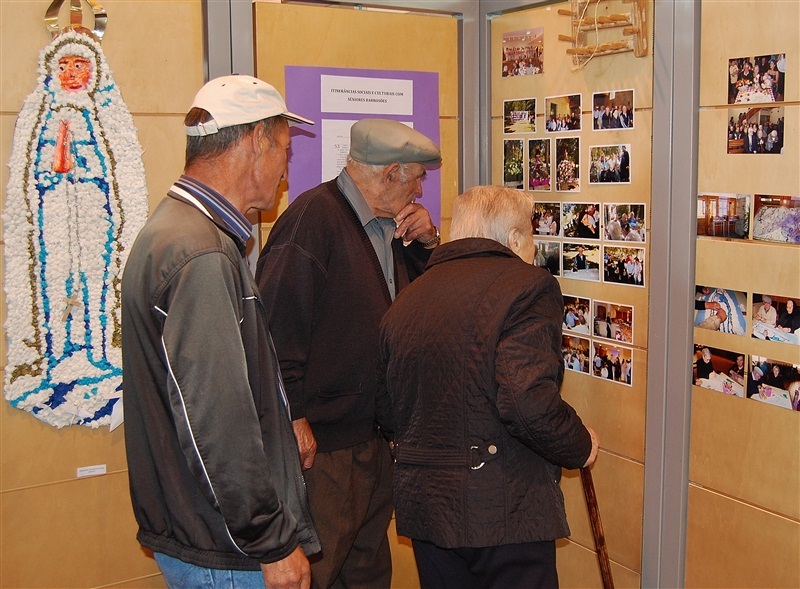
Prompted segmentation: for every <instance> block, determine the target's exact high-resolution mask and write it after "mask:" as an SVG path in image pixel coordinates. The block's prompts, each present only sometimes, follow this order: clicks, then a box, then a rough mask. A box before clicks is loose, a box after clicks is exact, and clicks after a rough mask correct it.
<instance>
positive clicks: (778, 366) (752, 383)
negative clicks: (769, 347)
mask: <svg viewBox="0 0 800 589" xmlns="http://www.w3.org/2000/svg"><path fill="white" fill-rule="evenodd" d="M747 398H748V399H753V400H754V401H760V402H762V403H768V404H769V405H775V406H776V407H782V408H783V409H790V410H792V411H800V366H798V365H797V364H789V363H788V362H781V361H780V360H770V359H767V358H764V357H762V356H751V357H750V364H749V371H748V374H747Z"/></svg>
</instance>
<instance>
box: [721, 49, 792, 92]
mask: <svg viewBox="0 0 800 589" xmlns="http://www.w3.org/2000/svg"><path fill="white" fill-rule="evenodd" d="M727 78H728V104H748V103H760V102H783V89H784V88H785V84H786V79H785V78H786V54H785V53H772V54H769V55H758V56H756V57H734V58H732V59H729V60H728V72H727Z"/></svg>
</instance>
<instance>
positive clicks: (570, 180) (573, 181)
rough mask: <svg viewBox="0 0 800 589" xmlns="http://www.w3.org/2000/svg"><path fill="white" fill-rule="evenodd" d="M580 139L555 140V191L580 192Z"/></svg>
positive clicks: (560, 138) (559, 138)
mask: <svg viewBox="0 0 800 589" xmlns="http://www.w3.org/2000/svg"><path fill="white" fill-rule="evenodd" d="M580 154H581V139H580V137H557V138H556V182H557V184H556V190H559V191H562V192H580V190H581V181H580Z"/></svg>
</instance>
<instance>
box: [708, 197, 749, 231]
mask: <svg viewBox="0 0 800 589" xmlns="http://www.w3.org/2000/svg"><path fill="white" fill-rule="evenodd" d="M697 235H698V237H725V238H729V239H747V238H748V237H750V195H749V194H723V193H704V194H700V195H698V197H697Z"/></svg>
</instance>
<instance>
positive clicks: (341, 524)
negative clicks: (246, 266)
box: [256, 119, 441, 589]
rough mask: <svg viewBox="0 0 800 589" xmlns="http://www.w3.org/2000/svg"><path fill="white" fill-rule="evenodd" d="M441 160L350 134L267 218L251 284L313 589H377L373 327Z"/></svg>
mask: <svg viewBox="0 0 800 589" xmlns="http://www.w3.org/2000/svg"><path fill="white" fill-rule="evenodd" d="M439 163H441V153H440V151H439V148H438V147H437V146H436V145H435V144H434V143H433V142H432V141H431V140H430V139H428V138H427V137H425V136H424V135H422V134H421V133H419V132H418V131H415V130H413V129H411V128H410V127H408V126H407V125H404V124H402V123H399V122H397V121H391V120H383V119H364V120H361V121H358V122H357V123H355V124H354V125H353V127H352V129H351V132H350V154H349V157H348V159H347V165H346V167H345V169H344V170H343V171H342V172H341V174H340V175H339V176H338V177H337V178H335V179H333V180H331V181H329V182H324V183H323V184H321V185H319V186H317V187H316V188H313V189H311V190H309V191H307V192H305V193H304V194H301V195H300V196H299V197H298V198H297V199H296V200H295V201H294V202H293V203H292V204H290V205H289V207H288V209H287V210H286V211H285V212H284V213H283V214H282V215H281V216H280V217H279V218H278V220H277V221H276V223H275V226H274V227H273V229H272V231H271V232H270V235H269V239H268V240H267V244H266V246H265V247H264V249H263V251H262V252H261V255H260V257H259V260H258V268H257V272H256V280H257V282H258V285H259V287H260V288H261V294H262V297H263V300H264V305H265V307H266V309H267V314H268V316H269V322H270V329H271V331H272V334H273V337H274V338H275V348H276V350H277V353H278V359H279V360H280V366H281V372H282V374H283V379H284V383H285V386H286V391H287V393H288V396H289V403H290V405H291V408H292V419H293V420H294V421H293V424H294V429H295V434H296V435H297V439H298V445H299V448H300V456H301V459H302V461H303V468H305V469H307V470H306V471H305V475H306V482H307V485H308V494H309V501H310V505H311V514H312V516H313V518H314V523H315V525H316V527H317V531H318V532H319V536H320V542H321V544H322V554H321V555H320V556H318V557H314V558H312V559H311V572H312V581H311V582H312V586H314V587H365V588H370V589H374V588H384V587H389V584H390V581H391V556H390V552H389V544H388V539H387V536H386V531H387V527H388V524H389V520H390V518H391V513H392V501H391V499H392V487H391V467H392V460H391V455H390V452H389V448H388V444H387V442H386V440H384V439H383V438H382V437H381V436H380V435H379V432H378V430H377V429H376V405H375V404H376V391H377V365H378V336H379V324H380V321H381V318H382V317H383V315H384V313H386V310H387V309H388V308H389V305H390V304H391V302H392V301H393V300H394V297H395V295H396V294H397V293H398V292H399V291H400V289H402V288H403V287H404V286H406V285H407V284H409V283H410V282H411V281H412V280H414V279H415V278H417V277H418V276H419V275H420V274H422V271H423V269H424V267H425V264H426V263H427V261H428V258H429V257H430V255H431V252H432V250H433V248H435V247H436V245H437V244H438V243H439V231H438V230H437V229H436V227H435V226H434V224H433V222H432V221H431V218H430V215H429V214H428V211H427V210H426V209H425V208H424V207H423V206H422V205H420V204H419V203H417V202H416V199H418V198H419V197H420V196H422V181H423V180H424V178H425V173H426V168H427V167H430V166H436V165H438V164H439Z"/></svg>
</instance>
